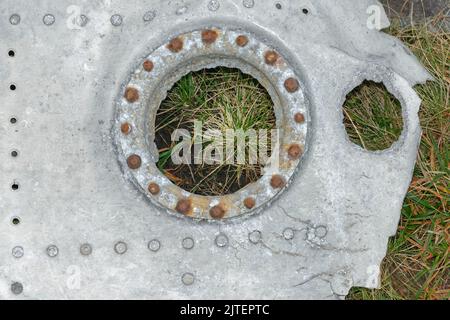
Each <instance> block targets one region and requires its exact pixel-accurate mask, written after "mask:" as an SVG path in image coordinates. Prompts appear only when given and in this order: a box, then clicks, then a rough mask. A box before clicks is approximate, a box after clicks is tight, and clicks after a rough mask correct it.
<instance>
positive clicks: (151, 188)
mask: <svg viewBox="0 0 450 320" xmlns="http://www.w3.org/2000/svg"><path fill="white" fill-rule="evenodd" d="M148 192H150V193H151V194H152V195H154V196H156V195H157V194H159V193H160V192H161V188H160V187H159V185H158V184H156V183H154V182H152V183H150V184H149V185H148Z"/></svg>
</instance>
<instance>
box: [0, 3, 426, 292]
mask: <svg viewBox="0 0 450 320" xmlns="http://www.w3.org/2000/svg"><path fill="white" fill-rule="evenodd" d="M0 9H1V10H0V35H1V39H2V40H1V41H0V53H1V55H0V56H1V58H0V84H1V86H0V103H1V105H2V108H1V109H0V135H1V140H0V151H1V153H0V160H1V161H0V172H1V175H0V188H1V189H0V217H1V220H0V297H2V298H18V299H32V298H41V299H43V298H44V299H45V298H81V299H87V298H134V299H136V298H137V299H142V298H156V299H157V298H189V299H222V298H238V299H247V298H260V299H336V298H342V297H344V296H345V295H346V294H347V293H348V291H349V289H350V288H351V287H352V286H362V287H368V288H375V287H377V286H378V285H379V266H380V263H381V261H382V259H383V257H384V256H385V253H386V248H387V241H388V238H389V237H390V236H392V235H394V234H395V231H396V228H397V224H398V220H399V216H400V209H401V206H402V203H403V199H404V196H405V194H406V191H407V188H408V185H409V182H410V180H411V177H412V171H413V168H414V162H415V157H416V154H417V147H418V144H419V140H420V134H421V129H420V126H419V119H418V110H419V106H420V99H419V98H418V96H417V95H416V93H415V92H414V90H413V89H412V87H413V86H414V85H415V84H417V83H422V82H425V81H426V80H428V79H429V78H430V76H429V74H428V73H427V72H426V71H425V70H424V69H423V68H422V67H421V66H420V65H419V63H418V61H417V59H416V58H415V57H414V56H413V55H412V53H411V52H410V51H409V50H408V49H407V48H406V47H405V46H404V45H403V44H401V43H400V42H399V41H398V40H397V39H395V38H392V37H390V36H388V35H386V34H384V33H383V32H381V31H380V30H379V29H380V28H385V27H387V26H388V25H389V22H388V20H387V17H386V15H385V13H384V11H383V9H382V7H381V6H380V4H379V3H378V2H377V1H373V0H360V1H353V0H340V1H333V0H316V1H307V0H298V1H286V0H284V1H276V2H271V1H258V0H201V1H188V0H179V1H162V0H161V1H159V0H153V1H140V0H131V1H112V0H111V1H109V0H105V1H92V2H86V1H81V0H80V1H78V0H74V1H57V2H56V1H44V0H41V1H33V2H32V3H31V2H30V1H25V0H16V1H12V0H6V1H1V2H0ZM208 30H215V31H216V32H217V34H214V33H211V32H206V33H205V31H208ZM207 50H209V52H210V53H208V54H206V55H205V52H206V51H207ZM272 51H273V52H272ZM217 54H220V56H219V57H218V56H217ZM199 57H200V58H199ZM278 62H280V63H278ZM218 65H224V66H233V67H238V68H240V69H241V70H242V71H244V72H247V73H250V74H252V75H253V76H254V77H256V78H257V79H258V80H259V81H260V82H261V83H262V84H263V85H265V87H266V88H267V90H268V91H269V93H270V94H271V96H272V99H274V102H275V107H276V108H275V109H276V110H278V111H277V114H276V116H277V122H278V123H277V125H278V126H281V127H284V128H292V130H291V131H288V132H286V133H285V136H286V137H289V139H286V140H285V141H284V145H285V146H286V148H284V149H282V153H283V154H284V157H285V161H286V163H288V164H289V166H287V167H285V168H282V169H283V170H286V171H284V172H273V173H271V174H270V175H265V176H264V177H263V178H262V180H261V181H259V182H258V183H257V184H256V185H259V187H260V188H261V190H251V188H252V187H249V188H248V189H245V190H243V191H240V192H239V193H238V194H236V195H231V196H230V198H231V199H232V200H230V201H229V202H227V203H226V205H227V206H224V203H220V201H218V200H220V199H209V198H206V200H205V199H203V198H202V199H200V198H199V199H192V196H190V195H188V194H185V193H184V192H182V191H180V190H178V189H177V188H175V187H174V186H171V185H169V183H168V182H167V181H166V180H164V179H165V178H164V177H162V176H160V175H158V172H155V171H154V165H153V164H154V161H155V159H154V158H152V157H156V152H155V150H154V148H152V145H151V143H150V141H151V140H152V139H151V134H152V131H151V124H150V125H149V124H146V123H145V118H146V116H147V115H148V116H150V117H151V114H152V112H153V111H154V110H155V108H157V106H158V104H159V102H160V101H161V100H162V99H163V98H164V96H165V92H166V91H167V89H169V88H170V86H171V85H172V84H173V83H174V82H175V81H176V80H177V79H179V78H180V77H181V76H182V75H183V74H186V73H187V72H189V71H192V70H197V69H199V68H203V67H213V66H218ZM290 78H292V79H291V80H288V79H290ZM287 80H288V81H287ZM364 80H373V81H377V82H383V83H384V85H385V86H386V88H387V89H388V90H389V91H390V92H391V93H392V94H393V95H394V96H395V97H396V98H397V99H399V100H400V102H401V104H402V107H403V117H404V130H403V133H402V136H401V137H400V139H399V140H398V141H397V142H396V143H395V144H394V145H393V146H392V147H391V148H389V149H387V150H383V151H380V152H368V151H366V150H363V149H361V148H359V147H358V146H356V145H354V144H352V143H351V142H350V141H349V139H348V137H347V135H346V132H345V128H344V125H343V123H342V120H343V114H342V104H343V102H344V100H345V97H346V95H347V93H349V92H350V91H351V90H352V89H354V88H355V87H357V86H358V85H359V84H361V83H362V82H363V81H364ZM129 87H130V88H134V89H136V90H127V88H129ZM150 95H151V96H150ZM150 98H151V99H150ZM277 99H278V100H279V101H278V102H277ZM144 101H146V102H147V104H145V106H144ZM145 110H147V114H144V113H145V112H146V111H145ZM283 121H285V123H284V124H283V123H280V122H283ZM306 128H307V130H308V131H306ZM306 132H307V133H306ZM147 147H148V149H146V148H147ZM144 149H145V151H143V150H144ZM13 151H16V153H15V156H13V153H12V152H13ZM301 155H302V157H300V156H301ZM118 159H119V161H118ZM143 169H146V170H143ZM169 190H170V192H169ZM174 195H175V196H174ZM275 195H277V196H278V197H276V198H275V197H274V196H275ZM149 200H150V201H149ZM199 203H203V207H201V209H199V207H200V206H199ZM155 204H157V205H155ZM228 205H229V207H230V208H232V209H228V208H229V207H228ZM224 207H225V208H224ZM177 208H178V209H177ZM224 209H227V210H224ZM167 211H169V213H170V214H168V212H167ZM177 211H178V213H177ZM191 211H192V213H193V214H194V216H195V218H196V219H192V218H191V217H189V216H185V215H184V213H189V212H191ZM253 212H254V213H256V212H258V214H251V215H250V214H243V213H253ZM211 213H212V216H213V217H216V219H212V221H209V220H210V218H211ZM227 215H228V216H229V217H233V219H227ZM205 220H208V221H205Z"/></svg>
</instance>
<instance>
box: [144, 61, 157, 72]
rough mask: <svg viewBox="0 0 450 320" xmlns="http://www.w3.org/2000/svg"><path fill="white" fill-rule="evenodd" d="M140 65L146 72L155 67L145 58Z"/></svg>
mask: <svg viewBox="0 0 450 320" xmlns="http://www.w3.org/2000/svg"><path fill="white" fill-rule="evenodd" d="M142 66H143V67H144V70H145V71H147V72H152V70H153V68H154V67H155V65H154V64H153V62H152V61H150V60H145V61H144V63H143V65H142Z"/></svg>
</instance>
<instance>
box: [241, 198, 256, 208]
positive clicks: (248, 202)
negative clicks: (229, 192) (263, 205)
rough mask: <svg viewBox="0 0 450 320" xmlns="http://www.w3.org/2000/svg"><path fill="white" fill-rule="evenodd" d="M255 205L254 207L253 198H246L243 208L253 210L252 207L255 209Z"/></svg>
mask: <svg viewBox="0 0 450 320" xmlns="http://www.w3.org/2000/svg"><path fill="white" fill-rule="evenodd" d="M255 205H256V201H255V199H254V198H250V197H249V198H246V199H245V200H244V206H245V207H246V208H247V209H253V208H254V207H255Z"/></svg>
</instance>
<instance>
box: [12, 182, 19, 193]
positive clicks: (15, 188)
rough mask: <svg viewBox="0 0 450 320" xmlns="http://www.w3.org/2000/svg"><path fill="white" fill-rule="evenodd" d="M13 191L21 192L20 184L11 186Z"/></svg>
mask: <svg viewBox="0 0 450 320" xmlns="http://www.w3.org/2000/svg"><path fill="white" fill-rule="evenodd" d="M11 189H13V190H14V191H16V190H19V184H18V183H17V182H14V183H13V184H12V185H11Z"/></svg>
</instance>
